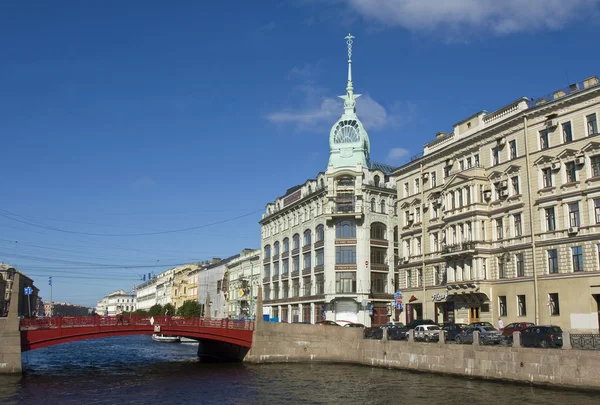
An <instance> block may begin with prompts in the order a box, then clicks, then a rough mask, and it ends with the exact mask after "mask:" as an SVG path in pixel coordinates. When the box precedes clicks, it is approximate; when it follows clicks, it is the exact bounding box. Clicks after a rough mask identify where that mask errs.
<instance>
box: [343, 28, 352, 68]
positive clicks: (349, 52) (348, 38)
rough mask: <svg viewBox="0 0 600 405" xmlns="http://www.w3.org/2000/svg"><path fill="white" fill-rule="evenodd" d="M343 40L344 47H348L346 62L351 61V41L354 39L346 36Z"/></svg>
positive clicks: (349, 35) (350, 35)
mask: <svg viewBox="0 0 600 405" xmlns="http://www.w3.org/2000/svg"><path fill="white" fill-rule="evenodd" d="M344 39H345V40H346V45H348V60H349V61H351V60H352V40H353V39H354V37H353V36H352V34H348V35H347V36H346V37H345V38H344Z"/></svg>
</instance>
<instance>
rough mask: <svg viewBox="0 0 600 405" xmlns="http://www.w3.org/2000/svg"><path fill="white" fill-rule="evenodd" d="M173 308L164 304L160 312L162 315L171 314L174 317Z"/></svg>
mask: <svg viewBox="0 0 600 405" xmlns="http://www.w3.org/2000/svg"><path fill="white" fill-rule="evenodd" d="M175 312H176V311H175V307H174V306H173V305H171V304H165V306H164V307H163V310H162V312H161V313H162V314H163V315H166V314H171V315H175Z"/></svg>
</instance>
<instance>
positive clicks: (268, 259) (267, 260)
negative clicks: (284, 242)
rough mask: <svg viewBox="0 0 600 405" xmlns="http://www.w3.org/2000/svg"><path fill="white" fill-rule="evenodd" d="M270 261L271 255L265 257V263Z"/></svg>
mask: <svg viewBox="0 0 600 405" xmlns="http://www.w3.org/2000/svg"><path fill="white" fill-rule="evenodd" d="M270 261H271V256H269V257H265V258H264V259H263V263H269V262H270Z"/></svg>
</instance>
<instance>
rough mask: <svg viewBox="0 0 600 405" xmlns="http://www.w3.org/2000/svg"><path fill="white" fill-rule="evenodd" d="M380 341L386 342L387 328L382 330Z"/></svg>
mask: <svg viewBox="0 0 600 405" xmlns="http://www.w3.org/2000/svg"><path fill="white" fill-rule="evenodd" d="M381 340H388V328H383V336H382V337H381Z"/></svg>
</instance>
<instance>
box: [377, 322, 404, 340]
mask: <svg viewBox="0 0 600 405" xmlns="http://www.w3.org/2000/svg"><path fill="white" fill-rule="evenodd" d="M381 329H387V336H388V339H389V340H403V339H404V335H403V333H402V332H403V331H404V330H405V327H404V324H403V323H400V322H397V323H386V324H385V325H383V326H381Z"/></svg>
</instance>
